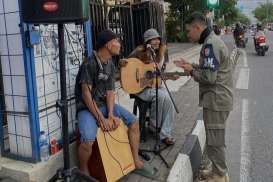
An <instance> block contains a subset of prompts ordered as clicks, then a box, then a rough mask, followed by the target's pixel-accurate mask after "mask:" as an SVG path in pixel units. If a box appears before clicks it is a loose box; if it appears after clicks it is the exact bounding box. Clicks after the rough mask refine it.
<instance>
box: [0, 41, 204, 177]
mask: <svg viewBox="0 0 273 182" xmlns="http://www.w3.org/2000/svg"><path fill="white" fill-rule="evenodd" d="M185 47H188V49H186V48H185ZM170 50H172V51H171V52H172V54H170V56H169V57H170V63H169V64H168V65H167V71H183V70H181V69H180V68H177V67H175V65H174V64H173V63H172V61H173V60H175V59H179V58H180V57H183V58H185V59H186V60H188V61H189V62H197V61H198V59H199V51H200V46H194V47H192V46H190V45H183V44H171V45H170ZM167 85H168V88H169V89H170V91H171V92H172V95H173V98H174V100H175V102H176V104H177V107H178V109H179V111H180V112H179V113H178V114H176V115H175V122H174V130H173V136H174V137H175V138H176V139H177V141H176V144H175V145H174V146H172V147H169V148H168V149H166V150H164V151H163V152H162V155H163V156H164V157H165V158H166V160H167V162H168V163H169V165H170V166H172V164H173V163H174V161H175V159H176V157H177V155H178V154H179V151H180V150H181V148H182V145H183V143H184V140H185V137H186V135H187V134H188V133H190V131H191V130H192V128H193V126H194V123H195V121H196V118H197V115H198V113H199V111H200V109H199V108H198V97H197V95H198V85H197V84H196V83H195V82H194V81H192V80H190V77H181V78H180V79H178V80H176V81H167ZM116 91H117V97H116V98H117V102H118V103H120V104H121V105H123V106H125V107H126V108H127V109H128V110H129V111H132V109H133V100H132V99H130V98H129V95H128V94H127V93H124V92H123V90H122V89H121V88H120V84H119V83H117V89H116ZM147 138H148V141H147V142H146V143H142V144H141V148H145V149H149V148H153V146H154V143H155V141H154V137H153V136H148V137H147ZM70 148H71V153H70V154H71V159H72V161H71V163H72V165H73V164H75V163H76V160H75V156H76V154H75V149H76V148H75V145H71V147H70ZM150 156H151V157H152V159H151V161H149V163H150V164H151V165H153V166H156V167H158V168H159V170H160V172H161V175H160V177H159V178H158V179H156V180H151V179H147V178H144V177H142V176H139V175H136V174H134V173H131V174H129V175H127V176H126V177H124V178H123V179H121V180H120V181H121V182H148V181H149V182H152V181H157V182H163V181H166V179H167V177H168V174H169V170H170V169H168V168H166V166H165V165H164V164H163V163H162V161H161V160H160V159H159V157H158V156H154V155H153V154H150ZM61 165H62V152H59V153H58V154H57V155H54V156H52V157H51V158H50V160H49V161H48V163H38V164H30V163H25V162H20V161H15V160H11V159H6V158H2V159H1V157H0V170H1V167H2V171H0V179H1V177H3V176H4V175H6V176H8V177H12V178H14V179H15V180H17V181H20V182H28V181H39V182H46V181H47V179H49V178H50V177H52V175H54V172H55V171H56V169H58V168H59V167H60V166H61Z"/></svg>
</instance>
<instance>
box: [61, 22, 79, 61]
mask: <svg viewBox="0 0 273 182" xmlns="http://www.w3.org/2000/svg"><path fill="white" fill-rule="evenodd" d="M64 29H65V32H66V34H67V38H68V42H69V45H70V46H71V48H72V51H73V53H74V56H75V57H76V61H77V62H74V61H73V64H74V65H80V59H79V58H78V56H77V54H76V51H75V49H74V47H73V45H72V42H71V37H70V36H71V35H70V34H69V32H68V30H67V28H66V27H65V25H64Z"/></svg>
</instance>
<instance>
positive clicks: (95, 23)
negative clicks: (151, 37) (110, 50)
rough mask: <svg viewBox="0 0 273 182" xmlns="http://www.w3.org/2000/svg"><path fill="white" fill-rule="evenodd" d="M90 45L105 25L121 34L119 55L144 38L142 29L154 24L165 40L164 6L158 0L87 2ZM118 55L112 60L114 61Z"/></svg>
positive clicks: (125, 54) (131, 49) (130, 49)
mask: <svg viewBox="0 0 273 182" xmlns="http://www.w3.org/2000/svg"><path fill="white" fill-rule="evenodd" d="M90 10H91V11H90V12H91V16H90V19H91V22H92V32H93V45H94V48H96V35H97V34H98V33H99V32H100V31H101V30H104V29H106V28H109V29H111V30H113V31H114V32H115V33H117V34H118V35H119V36H120V39H121V42H122V50H121V55H120V57H126V56H128V55H129V54H130V53H131V52H132V51H133V49H134V48H135V47H136V46H138V45H140V44H141V43H142V42H143V33H144V32H145V31H146V30H147V29H149V28H156V29H157V30H158V31H159V33H160V35H161V36H162V38H163V41H165V40H166V35H165V23H164V9H163V5H162V4H161V3H158V2H155V1H148V2H142V3H135V4H116V5H112V6H109V5H105V4H104V3H103V2H101V1H92V2H90ZM117 60H118V58H117V59H116V60H115V61H116V64H117Z"/></svg>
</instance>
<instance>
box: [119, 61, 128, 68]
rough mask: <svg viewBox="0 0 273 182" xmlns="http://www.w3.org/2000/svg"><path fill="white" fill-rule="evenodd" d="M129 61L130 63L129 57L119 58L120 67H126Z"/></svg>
mask: <svg viewBox="0 0 273 182" xmlns="http://www.w3.org/2000/svg"><path fill="white" fill-rule="evenodd" d="M127 63H128V61H127V59H120V60H119V67H120V68H121V67H124V66H126V65H127Z"/></svg>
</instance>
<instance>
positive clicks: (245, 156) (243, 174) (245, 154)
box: [240, 99, 251, 182]
mask: <svg viewBox="0 0 273 182" xmlns="http://www.w3.org/2000/svg"><path fill="white" fill-rule="evenodd" d="M249 132H250V131H249V103H248V100H247V99H243V101H242V124H241V162H240V182H249V181H250V179H249V178H250V175H249V170H250V166H251V161H250V159H251V152H250V141H249V135H250V133H249Z"/></svg>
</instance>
